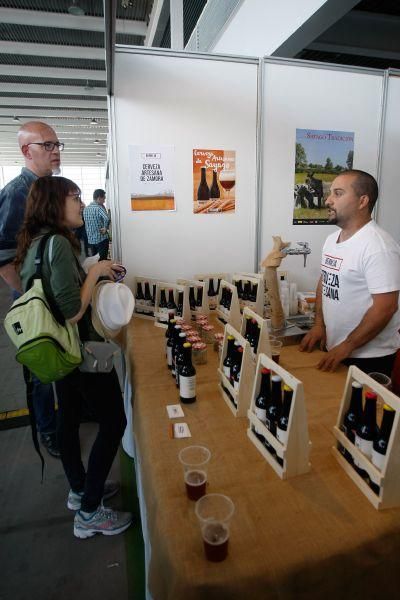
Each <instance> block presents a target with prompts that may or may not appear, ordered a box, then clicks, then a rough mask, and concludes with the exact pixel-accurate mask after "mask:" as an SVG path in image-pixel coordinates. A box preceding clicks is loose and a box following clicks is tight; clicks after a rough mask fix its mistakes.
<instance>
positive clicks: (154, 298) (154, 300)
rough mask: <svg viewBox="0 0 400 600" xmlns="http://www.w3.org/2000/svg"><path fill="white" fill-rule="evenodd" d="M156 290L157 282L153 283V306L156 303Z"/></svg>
mask: <svg viewBox="0 0 400 600" xmlns="http://www.w3.org/2000/svg"><path fill="white" fill-rule="evenodd" d="M156 290H157V286H156V284H155V283H153V293H152V295H151V305H152V306H155V305H156Z"/></svg>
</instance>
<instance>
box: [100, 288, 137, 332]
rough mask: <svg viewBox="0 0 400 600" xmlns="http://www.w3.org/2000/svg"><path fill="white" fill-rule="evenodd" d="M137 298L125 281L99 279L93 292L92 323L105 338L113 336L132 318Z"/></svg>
mask: <svg viewBox="0 0 400 600" xmlns="http://www.w3.org/2000/svg"><path fill="white" fill-rule="evenodd" d="M134 307H135V299H134V297H133V294H132V292H131V290H130V289H129V288H128V286H127V285H125V284H124V283H115V282H113V281H99V282H98V283H96V285H95V288H94V290H93V294H92V323H93V327H94V328H95V330H96V331H97V333H98V334H99V335H100V336H101V337H104V338H107V339H108V338H113V337H115V336H116V335H118V333H119V332H120V330H121V327H123V326H124V325H127V324H128V323H129V321H130V320H131V317H132V314H133V309H134Z"/></svg>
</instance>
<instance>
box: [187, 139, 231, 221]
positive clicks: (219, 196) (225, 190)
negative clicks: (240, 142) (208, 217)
mask: <svg viewBox="0 0 400 600" xmlns="http://www.w3.org/2000/svg"><path fill="white" fill-rule="evenodd" d="M235 186H236V151H235V150H201V149H195V150H193V212H194V213H195V214H212V213H224V214H226V213H234V212H235V204H236V197H235Z"/></svg>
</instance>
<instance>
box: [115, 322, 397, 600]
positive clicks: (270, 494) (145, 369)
mask: <svg viewBox="0 0 400 600" xmlns="http://www.w3.org/2000/svg"><path fill="white" fill-rule="evenodd" d="M164 335H165V330H164V329H160V328H157V327H154V325H153V323H152V322H151V321H146V320H141V319H133V320H132V322H131V324H130V326H129V329H128V332H127V352H128V355H129V357H130V368H131V379H132V386H133V388H134V394H133V439H134V446H135V459H136V461H135V462H136V469H137V478H138V486H139V496H140V498H141V512H142V521H143V531H144V537H145V544H146V548H147V559H148V570H147V571H148V572H147V585H148V593H149V596H151V597H152V598H153V599H154V600H164V599H169V600H186V599H190V600H200V599H203V598H207V600H211V599H213V598H218V599H219V600H221V599H222V598H226V599H229V600H233V599H238V600H243V599H244V598H247V597H249V598H256V599H264V598H265V599H268V600H269V599H274V598H279V599H280V600H281V599H286V598H287V599H289V598H296V599H297V598H302V597H304V598H323V597H324V598H326V599H329V598H333V597H334V598H340V599H343V598H373V597H378V596H379V597H381V598H385V599H387V598H395V597H396V598H397V597H398V594H399V592H398V589H397V588H398V587H399V582H400V575H399V573H400V535H399V533H400V509H389V510H385V511H377V510H375V508H373V506H372V505H371V504H370V503H369V502H368V500H367V499H366V498H365V497H364V496H363V494H362V493H361V492H360V491H359V490H358V488H357V487H356V486H355V485H354V484H353V482H352V481H351V480H350V479H349V477H348V476H347V475H346V474H345V473H344V472H343V470H342V468H341V467H340V465H339V464H338V463H337V462H336V460H335V459H334V457H333V456H332V454H331V447H332V446H333V445H334V443H335V442H334V437H333V434H332V427H333V425H334V424H335V423H336V418H337V413H338V409H339V403H340V398H341V395H342V392H343V387H344V383H345V376H346V372H347V369H345V368H344V367H342V368H340V369H339V371H338V372H336V373H322V372H319V371H318V370H317V369H316V365H317V363H318V361H319V359H320V357H321V355H322V353H321V352H320V351H315V352H313V353H311V354H308V353H301V352H299V351H298V348H297V347H296V346H288V347H284V348H283V350H282V355H281V366H283V368H285V369H287V370H288V371H290V373H292V374H293V375H294V376H295V377H297V378H298V379H300V380H301V381H302V382H303V383H304V391H305V401H306V408H307V416H308V425H309V436H310V439H311V442H312V449H311V454H310V461H311V470H310V472H309V473H307V474H306V475H302V476H298V477H295V478H293V479H289V480H286V481H282V480H280V479H279V478H278V477H277V475H276V474H275V472H274V471H273V470H272V469H271V467H270V466H269V465H268V464H267V463H266V461H265V460H264V459H263V457H262V456H261V455H260V454H259V452H258V451H257V449H256V448H255V446H254V445H253V444H252V443H251V441H250V440H249V438H248V437H247V433H246V430H247V427H248V420H247V419H244V418H242V419H238V418H235V417H234V416H233V415H232V413H231V411H230V410H229V408H228V407H227V405H226V404H225V402H224V400H223V398H222V397H221V394H220V392H219V390H218V387H217V386H218V376H217V361H218V357H217V353H216V352H214V351H213V349H212V346H208V363H207V364H206V365H200V366H198V367H197V401H196V402H195V403H194V404H191V405H184V406H183V410H184V413H185V417H184V418H183V419H180V420H179V421H184V422H186V423H188V425H189V428H190V431H191V434H192V437H191V438H188V439H171V438H170V437H169V424H170V423H171V421H170V419H169V418H168V415H167V411H166V406H167V405H168V404H176V403H178V402H179V394H178V391H177V389H176V387H175V382H174V380H173V378H172V376H171V374H170V372H169V371H168V370H167V367H166V360H165V350H164V348H165V346H164ZM190 444H203V445H205V446H207V447H208V448H209V449H210V451H211V454H212V456H211V460H210V464H209V470H208V481H209V483H208V492H210V493H211V492H219V493H223V494H226V495H227V496H229V497H230V498H232V500H233V502H234V504H235V507H236V511H235V515H234V519H233V522H232V526H231V535H230V541H229V555H228V557H227V559H226V560H225V561H224V562H221V563H211V562H208V561H207V560H206V559H205V557H204V554H203V546H202V540H201V535H200V530H199V526H198V523H197V519H196V517H195V514H194V502H191V501H190V500H188V499H187V497H186V494H185V488H184V483H183V474H182V467H181V465H180V463H179V461H178V452H179V450H180V449H181V448H183V447H185V446H187V445H190Z"/></svg>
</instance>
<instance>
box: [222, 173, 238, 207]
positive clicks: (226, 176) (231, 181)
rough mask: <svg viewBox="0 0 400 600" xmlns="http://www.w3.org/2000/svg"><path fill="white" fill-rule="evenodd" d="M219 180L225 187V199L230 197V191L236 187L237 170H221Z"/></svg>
mask: <svg viewBox="0 0 400 600" xmlns="http://www.w3.org/2000/svg"><path fill="white" fill-rule="evenodd" d="M219 182H220V184H221V186H222V187H223V189H224V195H225V199H227V200H228V199H229V192H230V191H231V189H232V188H233V187H235V183H236V173H235V171H228V170H223V171H220V174H219Z"/></svg>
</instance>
